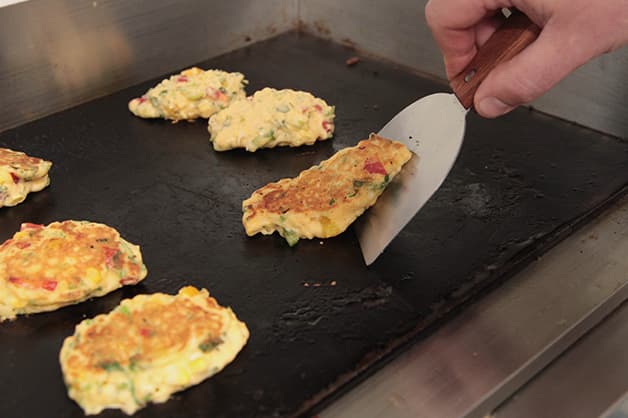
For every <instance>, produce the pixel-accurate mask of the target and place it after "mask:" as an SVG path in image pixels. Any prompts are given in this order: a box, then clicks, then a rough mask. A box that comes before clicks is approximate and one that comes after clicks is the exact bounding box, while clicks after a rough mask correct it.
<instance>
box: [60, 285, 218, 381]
mask: <svg viewBox="0 0 628 418" xmlns="http://www.w3.org/2000/svg"><path fill="white" fill-rule="evenodd" d="M207 307H208V308H209V309H210V310H209V311H208V310H206V309H204V308H203V307H201V306H198V305H196V304H194V303H193V302H192V301H190V300H187V299H173V300H172V301H171V302H170V303H168V304H166V305H164V304H163V303H159V301H147V302H146V303H145V304H143V305H142V307H141V308H140V309H138V310H134V311H132V313H125V312H124V311H122V310H120V309H118V310H116V311H114V312H112V313H111V314H110V315H111V316H112V317H111V318H108V319H107V320H106V321H104V318H102V320H103V321H102V322H104V323H99V322H97V320H95V321H94V323H93V324H92V325H91V326H90V328H89V330H87V331H86V332H85V334H84V335H83V338H82V340H81V341H80V342H77V343H76V345H75V351H76V353H82V355H74V356H72V357H70V358H69V362H68V366H69V367H70V368H72V369H75V368H76V369H78V368H84V369H91V370H94V371H96V372H101V371H103V370H104V369H106V368H107V365H108V364H117V365H119V366H121V367H130V366H131V363H133V366H140V367H141V366H142V365H143V364H146V365H150V364H151V363H152V362H153V361H158V360H159V359H160V358H162V357H164V356H166V355H169V354H174V353H176V352H178V351H182V350H183V349H184V348H185V346H186V344H188V342H189V341H190V340H191V338H192V337H193V336H198V335H205V336H206V340H207V341H219V340H220V336H221V332H222V329H223V324H222V321H221V317H220V315H219V314H218V313H217V312H215V311H213V310H215V309H218V308H219V306H218V303H217V302H216V300H215V299H214V298H212V297H208V298H207ZM85 361H87V362H88V364H80V363H83V362H85Z"/></svg>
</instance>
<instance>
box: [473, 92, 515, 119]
mask: <svg viewBox="0 0 628 418" xmlns="http://www.w3.org/2000/svg"><path fill="white" fill-rule="evenodd" d="M512 109H514V106H510V105H507V104H506V103H504V102H502V101H501V100H499V99H498V98H497V97H487V98H485V99H482V100H481V101H480V103H479V104H478V109H477V111H478V113H479V114H481V115H483V116H486V117H489V118H496V117H497V116H501V115H503V114H505V113H508V112H510V111H511V110H512Z"/></svg>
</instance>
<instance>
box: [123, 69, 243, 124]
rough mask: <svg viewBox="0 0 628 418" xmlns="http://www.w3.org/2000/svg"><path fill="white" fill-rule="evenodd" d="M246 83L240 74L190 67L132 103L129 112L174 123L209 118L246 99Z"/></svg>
mask: <svg viewBox="0 0 628 418" xmlns="http://www.w3.org/2000/svg"><path fill="white" fill-rule="evenodd" d="M246 84H247V81H246V80H245V79H244V75H243V74H241V73H228V72H225V71H220V70H207V71H203V70H201V69H200V68H196V67H193V68H189V69H187V70H184V71H182V72H181V73H180V74H175V75H173V76H171V77H170V78H167V79H165V80H163V81H162V82H161V83H159V84H157V85H156V86H155V87H153V88H152V89H150V90H148V91H147V92H146V94H144V95H143V96H142V97H138V98H135V99H133V100H131V101H130V102H129V110H130V111H131V112H132V113H133V114H134V115H136V116H139V117H141V118H164V119H171V120H173V121H175V122H176V121H179V120H194V119H197V118H204V119H207V118H209V117H210V116H211V115H213V114H214V113H216V112H218V111H220V110H221V109H224V108H226V107H227V106H229V104H230V103H231V102H232V101H233V100H236V99H238V98H241V97H244V96H245V95H246V94H245V92H244V86H245V85H246Z"/></svg>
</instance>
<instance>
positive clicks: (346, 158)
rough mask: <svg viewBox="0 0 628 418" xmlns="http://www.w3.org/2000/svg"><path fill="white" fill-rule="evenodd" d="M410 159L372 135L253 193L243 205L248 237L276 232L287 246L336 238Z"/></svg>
mask: <svg viewBox="0 0 628 418" xmlns="http://www.w3.org/2000/svg"><path fill="white" fill-rule="evenodd" d="M411 156H412V153H411V152H410V151H409V150H408V149H407V148H406V146H405V145H403V144H401V143H399V142H396V141H391V140H389V139H385V138H382V137H380V136H378V135H375V134H371V136H370V138H369V139H366V140H363V141H360V142H359V143H358V145H356V146H355V147H351V148H345V149H343V150H341V151H339V152H337V153H336V154H334V155H333V156H332V157H331V158H330V159H328V160H326V161H323V162H322V163H320V164H319V165H316V166H314V167H312V168H310V169H308V170H305V171H303V172H301V174H299V176H298V177H296V178H294V179H283V180H279V181H278V182H276V183H270V184H268V185H266V186H264V187H262V188H261V189H258V190H256V191H255V192H254V193H253V195H252V196H251V197H250V198H249V199H247V200H245V201H244V202H243V204H242V210H243V212H244V215H243V217H242V223H243V224H244V228H245V230H246V233H247V235H249V236H252V235H255V234H257V233H262V234H264V235H269V234H272V233H273V232H275V231H277V232H279V234H280V235H281V236H282V237H284V238H285V239H286V240H287V241H288V243H289V244H290V245H294V244H296V243H297V242H298V241H299V239H300V238H309V239H311V238H314V237H317V238H329V237H333V236H336V235H338V234H340V233H342V232H343V231H344V230H346V229H347V227H348V226H349V225H351V223H352V222H353V221H355V219H356V218H357V217H358V216H360V215H361V214H362V213H363V212H364V211H365V210H366V209H368V208H369V207H371V206H373V205H374V204H375V201H376V200H377V198H378V197H379V196H380V195H381V194H382V192H383V191H384V189H385V188H386V186H387V185H388V183H389V182H390V181H391V180H392V179H393V177H395V176H396V175H397V173H399V171H400V170H401V168H402V167H403V165H404V164H405V163H406V162H408V160H410V157H411Z"/></svg>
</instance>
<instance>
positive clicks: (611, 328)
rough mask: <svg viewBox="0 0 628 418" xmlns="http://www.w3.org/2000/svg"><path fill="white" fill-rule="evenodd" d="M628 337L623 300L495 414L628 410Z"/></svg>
mask: <svg viewBox="0 0 628 418" xmlns="http://www.w3.org/2000/svg"><path fill="white" fill-rule="evenodd" d="M627 340H628V303H623V304H622V305H621V306H620V307H619V308H617V309H616V310H615V311H613V312H612V313H611V314H610V315H608V316H607V317H606V318H604V321H602V322H601V323H600V324H598V325H597V326H595V327H594V328H593V329H592V330H591V331H589V332H588V333H587V334H586V335H584V336H583V337H582V338H581V339H579V340H578V341H577V342H576V343H575V344H573V346H571V347H570V348H569V349H568V350H567V351H566V352H565V353H563V354H562V355H561V356H560V357H559V358H558V359H556V360H555V361H554V362H552V364H550V365H549V366H548V367H546V368H545V369H543V370H542V371H541V373H539V374H538V375H537V376H535V377H534V378H533V379H532V380H531V381H530V382H528V383H527V384H526V385H525V386H524V387H523V388H521V389H520V390H518V391H517V393H516V394H515V395H513V396H512V397H510V398H509V399H508V400H506V401H505V402H504V403H503V404H502V405H500V406H499V407H498V408H497V409H496V410H495V411H494V412H493V413H492V414H491V416H492V418H527V417H534V418H554V417H568V418H591V417H599V416H605V417H608V416H609V415H611V416H614V417H619V416H621V415H617V413H619V412H621V411H622V410H623V411H624V413H626V412H628V402H626V397H625V395H626V390H627V389H628V379H627V378H626V377H627V376H628V350H626V344H625V342H626V341H627ZM574 394H578V396H574ZM618 399H619V400H620V401H618ZM609 405H612V406H611V407H610V408H609ZM613 414H615V415H613ZM624 416H626V415H624Z"/></svg>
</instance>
